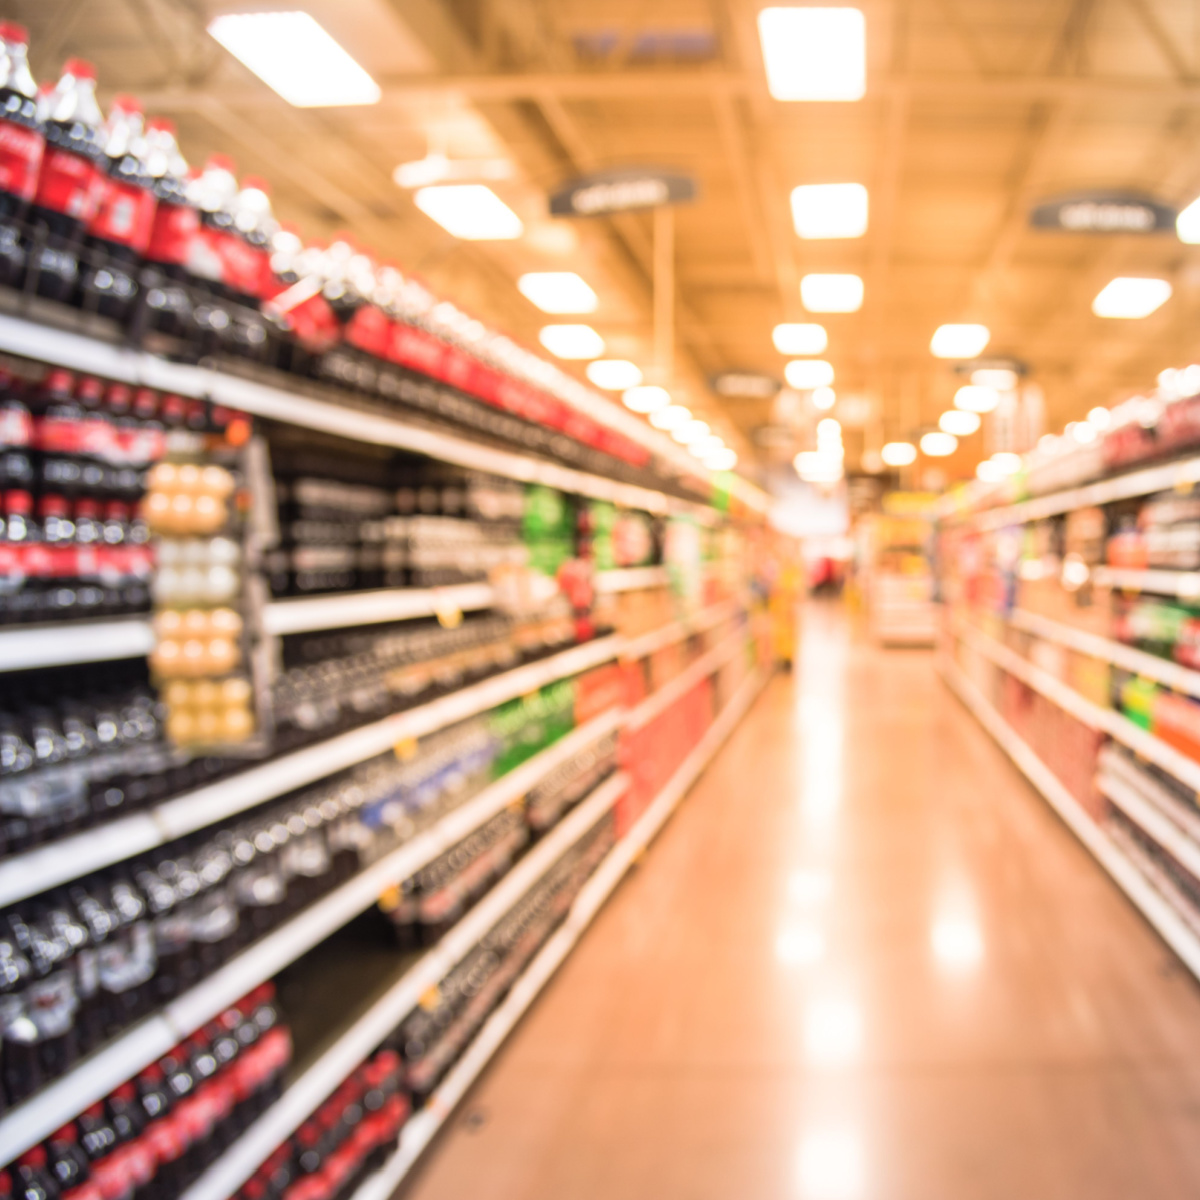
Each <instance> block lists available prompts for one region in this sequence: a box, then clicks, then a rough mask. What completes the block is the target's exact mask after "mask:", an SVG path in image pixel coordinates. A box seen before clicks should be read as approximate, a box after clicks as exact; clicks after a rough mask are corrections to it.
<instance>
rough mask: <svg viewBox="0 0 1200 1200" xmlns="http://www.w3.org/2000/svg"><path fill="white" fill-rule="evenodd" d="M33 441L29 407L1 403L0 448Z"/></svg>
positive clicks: (5, 448)
mask: <svg viewBox="0 0 1200 1200" xmlns="http://www.w3.org/2000/svg"><path fill="white" fill-rule="evenodd" d="M0 129H3V126H2V125H0ZM32 441H33V418H32V417H31V416H30V415H29V409H27V408H25V407H24V406H23V405H20V404H2V405H0V449H4V450H7V449H9V448H10V447H13V446H28V445H29V444H30V442H32Z"/></svg>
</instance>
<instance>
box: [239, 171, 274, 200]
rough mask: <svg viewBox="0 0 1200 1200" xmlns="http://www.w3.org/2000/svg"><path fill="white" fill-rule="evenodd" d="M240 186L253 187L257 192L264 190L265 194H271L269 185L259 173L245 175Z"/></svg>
mask: <svg viewBox="0 0 1200 1200" xmlns="http://www.w3.org/2000/svg"><path fill="white" fill-rule="evenodd" d="M242 187H244V188H254V190H255V191H257V192H264V193H265V194H266V195H268V196H269V195H270V194H271V185H270V184H269V183H268V182H267V181H266V180H265V179H264V178H263V177H262V176H261V175H247V176H246V178H245V179H243V180H242Z"/></svg>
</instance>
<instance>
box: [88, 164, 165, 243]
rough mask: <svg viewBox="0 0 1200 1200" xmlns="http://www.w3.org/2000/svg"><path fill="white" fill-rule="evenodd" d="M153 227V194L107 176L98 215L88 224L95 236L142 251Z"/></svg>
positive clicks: (98, 206)
mask: <svg viewBox="0 0 1200 1200" xmlns="http://www.w3.org/2000/svg"><path fill="white" fill-rule="evenodd" d="M153 227H154V194H153V193H152V192H150V191H148V190H147V189H146V188H141V187H136V186H135V185H133V184H131V183H123V182H121V181H119V180H115V179H104V178H103V177H102V186H101V188H100V200H99V203H98V204H97V206H96V214H95V216H94V217H93V218H92V220H91V224H90V225H89V226H88V232H89V233H90V234H91V235H92V236H93V237H98V238H103V239H104V240H105V241H106V242H113V243H115V244H116V245H119V246H128V247H129V248H130V249H131V250H133V251H135V252H136V253H138V254H141V253H142V252H143V251H144V250H145V249H146V247H147V246H148V245H149V244H150V234H151V231H152V229H153Z"/></svg>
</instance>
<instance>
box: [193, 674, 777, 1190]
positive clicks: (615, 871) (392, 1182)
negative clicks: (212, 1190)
mask: <svg viewBox="0 0 1200 1200" xmlns="http://www.w3.org/2000/svg"><path fill="white" fill-rule="evenodd" d="M765 682H766V677H765V676H763V675H761V674H758V673H755V674H754V675H753V676H751V678H750V679H748V680H747V681H746V682H745V683H744V684H743V685H742V687H741V689H740V690H739V691H738V693H737V695H736V696H734V698H733V699H732V700H731V701H730V702H729V704H728V705H726V707H725V711H724V712H723V713H722V714H721V715H720V716H719V717H718V718H717V720H716V721H715V722H714V723H713V725H712V726H711V728H710V729H709V730H708V732H707V733H706V734H705V735H704V737H703V739H702V740H701V741H700V743H699V744H698V745H697V746H696V748H695V749H694V750H693V751H692V753H691V754H689V755H688V757H687V759H686V760H685V761H684V763H683V765H682V766H680V768H679V769H678V770H677V771H676V772H675V774H674V775H673V776H672V777H671V780H670V782H669V783H668V784H667V785H666V787H664V788H663V790H662V791H661V792H659V794H658V795H657V796H656V797H655V799H654V800H653V801H652V803H651V804H650V806H649V807H648V808H647V809H646V811H645V812H644V813H643V814H642V815H641V817H639V818H638V820H637V821H636V823H635V824H634V825H633V827H632V828H631V829H630V830H629V832H628V833H627V834H626V835H625V836H624V837H623V838H622V839H621V841H620V842H619V843H618V844H617V845H616V846H614V847H613V849H612V850H611V851H610V852H609V854H608V856H607V858H605V860H604V861H603V862H602V863H601V864H600V866H599V867H598V868H597V870H596V872H595V874H594V875H593V876H592V878H591V879H590V880H588V882H587V884H586V885H585V886H584V888H583V890H582V891H581V892H580V893H579V895H578V896H577V897H576V899H575V903H574V905H572V907H571V912H570V914H569V915H568V917H567V920H566V923H565V924H564V925H563V926H562V927H561V928H560V929H559V930H558V931H557V932H556V933H555V934H554V936H553V937H552V938H551V939H550V940H549V941H548V942H547V943H546V945H545V946H544V947H543V948H542V950H541V951H540V952H539V954H538V956H537V957H536V958H535V959H534V960H533V962H532V963H531V964H530V965H529V967H528V968H527V969H526V971H525V973H524V974H523V975H522V976H521V978H520V979H518V980H517V982H516V983H515V984H514V985H513V987H512V990H511V991H510V992H509V994H508V997H507V999H506V1000H505V1001H504V1003H503V1004H502V1005H501V1006H500V1007H499V1008H498V1009H497V1010H496V1011H495V1012H494V1013H493V1014H492V1016H491V1017H490V1018H489V1019H488V1021H487V1023H486V1024H485V1025H484V1027H483V1029H482V1030H480V1032H479V1035H478V1036H477V1037H476V1038H475V1040H474V1041H473V1042H472V1043H471V1045H470V1046H469V1047H468V1048H467V1051H466V1053H465V1054H464V1055H463V1057H462V1058H461V1059H460V1060H459V1061H458V1063H456V1064H455V1066H454V1068H453V1069H452V1070H451V1071H450V1073H449V1074H448V1075H447V1076H446V1079H445V1080H444V1081H443V1082H442V1084H441V1086H440V1087H439V1088H438V1089H437V1091H435V1092H434V1093H433V1095H432V1096H431V1097H430V1098H429V1102H428V1103H427V1104H426V1106H425V1107H424V1108H423V1109H422V1110H421V1111H420V1112H419V1113H417V1114H416V1115H415V1116H414V1117H413V1118H412V1119H411V1120H410V1121H409V1122H408V1124H407V1125H405V1127H404V1130H403V1131H402V1133H401V1135H400V1141H399V1144H398V1146H397V1148H396V1150H395V1151H394V1152H393V1154H392V1155H391V1157H390V1158H389V1159H388V1160H387V1162H386V1163H384V1165H383V1166H382V1167H381V1168H380V1169H379V1171H377V1172H376V1173H375V1174H374V1175H372V1176H371V1177H370V1178H368V1179H366V1180H364V1181H363V1183H362V1184H361V1185H360V1186H359V1188H358V1190H357V1191H356V1192H355V1193H354V1194H353V1196H352V1197H351V1200H390V1197H391V1195H392V1193H393V1192H394V1191H395V1190H396V1188H397V1187H399V1185H400V1183H401V1182H402V1181H403V1180H404V1178H405V1176H406V1175H407V1174H408V1173H409V1171H410V1170H412V1167H413V1165H414V1164H415V1163H416V1161H417V1159H418V1158H419V1157H420V1155H421V1154H422V1152H423V1151H424V1150H425V1148H426V1147H427V1146H428V1145H429V1143H430V1142H431V1141H432V1140H433V1138H434V1137H435V1136H436V1134H437V1132H438V1130H439V1129H441V1127H442V1126H443V1125H444V1124H445V1122H446V1119H447V1118H448V1117H449V1116H450V1114H451V1113H452V1112H453V1111H454V1108H455V1106H456V1105H457V1104H458V1103H459V1101H460V1100H461V1099H462V1098H463V1096H465V1095H466V1093H467V1091H468V1089H469V1088H470V1087H471V1085H472V1084H473V1083H474V1082H475V1080H476V1079H478V1077H479V1075H480V1073H481V1072H482V1071H483V1068H484V1067H485V1066H487V1064H488V1062H489V1061H490V1060H491V1058H492V1055H493V1054H495V1052H496V1051H497V1050H498V1049H499V1048H500V1046H501V1044H502V1043H503V1042H504V1039H505V1038H506V1037H507V1036H508V1034H509V1033H510V1032H511V1030H512V1029H513V1027H514V1026H515V1025H516V1024H517V1022H518V1021H519V1020H520V1019H521V1017H522V1016H523V1015H524V1013H525V1011H526V1010H527V1009H528V1008H529V1006H530V1005H531V1004H532V1003H533V1001H534V1000H535V999H536V997H537V995H538V993H539V992H540V991H541V989H542V988H543V987H544V986H545V984H546V983H547V982H548V981H549V979H550V978H551V977H552V976H553V974H554V972H555V971H556V970H557V969H558V967H559V966H560V965H561V964H562V962H563V960H564V959H565V958H566V957H567V955H568V954H569V953H570V952H571V950H572V949H573V948H574V946H575V943H576V942H578V940H579V938H580V936H581V935H582V934H583V932H584V930H585V929H586V928H587V927H588V925H589V924H590V923H591V921H592V918H593V917H594V916H595V915H596V913H597V912H599V911H600V908H601V907H602V906H603V904H604V902H605V901H606V900H607V899H608V897H609V896H610V895H611V894H612V893H613V891H614V890H615V889H616V886H617V884H618V883H620V881H621V879H622V878H624V875H625V872H626V871H627V870H628V869H629V867H630V865H631V864H632V863H633V861H634V859H636V858H637V856H638V855H639V854H640V853H641V852H642V851H643V850H644V849H645V848H646V846H648V845H649V843H650V842H651V841H652V840H653V839H654V837H655V836H656V835H657V833H658V831H659V830H660V829H661V828H662V826H663V825H664V824H665V823H666V820H667V818H668V817H669V816H670V815H671V813H672V812H673V811H674V810H675V808H676V806H677V805H678V804H679V802H680V800H681V799H682V798H683V796H684V795H686V793H687V791H688V789H689V788H690V787H691V786H692V784H693V783H694V782H695V780H696V778H697V777H698V776H699V775H700V773H701V772H702V771H703V770H704V768H705V766H707V765H708V762H709V760H710V759H711V758H712V757H713V755H714V754H715V753H716V752H717V750H718V749H720V747H721V745H722V744H723V743H724V741H725V739H726V738H727V737H728V736H729V734H730V733H731V732H732V731H733V729H734V728H735V727H736V726H737V724H738V722H739V721H740V720H741V719H742V717H743V716H744V715H745V713H746V711H747V709H749V707H750V705H751V704H752V703H753V702H754V700H755V698H756V697H757V695H758V693H759V691H761V689H762V687H763V684H764V683H765ZM206 1200H207V1198H206ZM212 1200H216V1198H215V1197H214V1198H212ZM221 1200H224V1198H221Z"/></svg>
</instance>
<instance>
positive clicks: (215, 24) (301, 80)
mask: <svg viewBox="0 0 1200 1200" xmlns="http://www.w3.org/2000/svg"><path fill="white" fill-rule="evenodd" d="M208 32H209V33H210V34H211V35H212V37H213V38H215V39H216V40H217V41H218V42H220V43H221V45H222V46H224V47H225V49H226V50H228V51H229V53H230V54H232V55H233V57H234V58H236V59H237V60H238V61H239V62H240V63H242V65H243V66H246V67H249V68H250V70H251V71H253V72H254V74H255V75H257V76H258V77H259V79H261V80H262V81H263V83H265V84H266V85H267V86H268V87H270V88H272V89H274V90H275V91H276V92H278V93H279V95H281V96H282V97H283V98H284V99H285V100H286V101H287V102H288V103H289V104H293V105H295V106H296V107H297V108H330V107H333V106H337V105H343V104H378V103H379V99H380V97H381V96H382V95H383V93H382V92H381V91H380V90H379V84H377V83H376V82H375V80H373V79H372V78H371V76H370V75H368V74H367V73H366V71H364V70H363V69H362V67H360V66H359V65H358V63H356V62H355V61H354V59H352V58H351V57H350V55H349V54H347V53H346V51H345V50H343V49H342V47H341V46H339V45H338V43H337V42H336V41H334V39H333V38H331V37H330V36H329V34H328V33H326V32H325V30H324V29H323V28H322V27H321V25H320V24H319V23H318V22H317V21H316V20H315V19H314V18H313V17H311V16H309V14H308V13H306V12H256V13H226V14H224V15H223V16H220V17H214V18H213V20H211V21H210V22H209V24H208Z"/></svg>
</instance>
